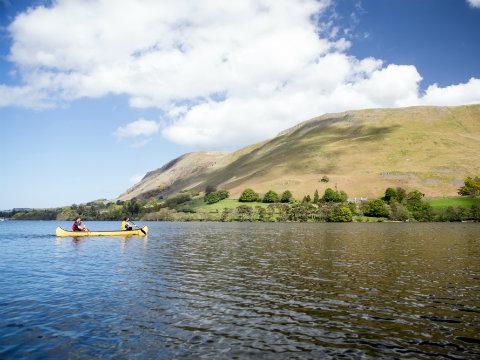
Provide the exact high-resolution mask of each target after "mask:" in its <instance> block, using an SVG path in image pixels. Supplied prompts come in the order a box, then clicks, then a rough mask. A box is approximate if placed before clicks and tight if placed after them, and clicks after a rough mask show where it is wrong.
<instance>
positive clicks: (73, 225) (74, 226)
mask: <svg viewBox="0 0 480 360" xmlns="http://www.w3.org/2000/svg"><path fill="white" fill-rule="evenodd" d="M76 225H77V222H76V221H74V222H73V224H72V231H75V230H76V228H77V227H76Z"/></svg>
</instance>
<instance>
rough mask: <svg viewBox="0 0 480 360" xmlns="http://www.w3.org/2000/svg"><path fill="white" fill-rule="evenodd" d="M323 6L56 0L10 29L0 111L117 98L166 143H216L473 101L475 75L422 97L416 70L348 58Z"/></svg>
mask: <svg viewBox="0 0 480 360" xmlns="http://www.w3.org/2000/svg"><path fill="white" fill-rule="evenodd" d="M329 5H330V1H329V0H238V1H236V0H233V1H223V0H208V1H202V2H198V1H191V0H177V1H159V0H91V1H83V0H57V1H56V2H54V3H53V5H52V6H50V7H42V6H40V7H36V8H34V9H31V10H29V11H27V12H25V13H22V14H20V15H18V16H17V17H16V18H15V20H14V21H13V22H12V23H11V24H10V26H9V32H10V34H11V37H12V46H11V51H10V55H9V60H10V61H12V62H14V63H15V64H16V65H17V67H18V69H19V74H20V75H21V78H22V84H20V85H18V86H17V87H14V88H12V87H8V86H4V85H1V86H0V106H6V105H21V106H29V107H48V106H55V105H58V104H61V103H65V102H69V101H71V100H74V99H78V98H82V97H90V98H96V97H102V96H105V95H109V94H122V95H127V97H128V98H129V102H130V105H131V106H132V107H139V108H144V107H152V108H158V109H159V111H161V113H162V114H165V115H164V116H165V119H164V120H165V121H166V126H165V127H164V128H163V130H162V134H163V136H165V137H166V138H168V139H170V140H171V141H174V142H176V143H180V144H185V145H189V146H196V147H203V148H212V147H224V146H231V145H239V144H245V143H249V142H252V141H256V140H259V139H263V138H266V137H269V136H272V135H274V134H275V133H277V132H279V131H281V130H283V129H285V128H286V127H289V126H291V125H293V124H295V123H297V122H299V121H301V120H305V119H308V118H310V117H313V116H316V115H319V114H322V113H325V112H332V111H342V110H348V109H358V108H367V107H390V106H404V105H418V104H423V103H428V104H438V105H441V104H461V103H469V102H478V101H480V96H479V95H478V89H479V88H480V84H479V83H478V82H479V80H477V79H472V80H470V81H469V82H468V83H466V84H458V85H453V86H448V87H445V88H441V87H438V86H437V85H433V86H431V87H429V88H428V90H427V92H426V94H423V95H422V94H420V93H419V82H420V81H421V75H420V74H419V73H418V71H417V70H416V68H415V67H414V66H411V65H400V64H398V65H395V64H389V65H386V64H383V62H382V61H381V60H380V59H374V58H365V59H358V58H355V57H353V56H349V55H348V48H349V46H350V43H349V41H348V39H344V38H339V37H338V35H337V34H338V33H339V32H338V31H333V30H335V28H334V27H333V25H329V22H328V21H326V22H322V21H321V20H320V19H321V15H322V13H323V12H324V11H325V9H326V8H327V7H328V6H329ZM2 95H5V96H2ZM142 121H143V122H142ZM139 122H140V123H139ZM147 124H150V125H147ZM149 126H150V127H149ZM156 126H157V127H155V125H154V124H151V123H150V122H148V121H147V120H138V121H135V122H133V123H132V124H129V125H127V126H124V127H121V128H119V129H118V130H117V132H116V135H117V136H118V137H119V138H125V137H135V138H137V137H138V138H142V136H143V140H142V141H143V142H145V141H148V138H149V136H151V135H152V134H153V133H155V132H156V131H159V128H158V124H157V125H156ZM140 129H143V130H140ZM145 129H150V130H145ZM145 131H147V132H148V131H151V133H149V134H148V135H147V134H146V133H145ZM137 133H138V134H139V135H135V136H134V135H133V134H137ZM145 135H147V136H145ZM141 143H142V142H136V143H135V144H140V145H141Z"/></svg>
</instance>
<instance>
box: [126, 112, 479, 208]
mask: <svg viewBox="0 0 480 360" xmlns="http://www.w3.org/2000/svg"><path fill="white" fill-rule="evenodd" d="M479 158H480V105H470V106H457V107H409V108H399V109H369V110H358V111H347V112H343V113H336V114H326V115H323V116H320V117H317V118H314V119H311V120H308V121H305V122H302V123H300V124H298V125H296V126H294V127H293V128H290V129H288V130H286V131H284V132H282V133H280V134H279V135H278V136H276V137H275V138H273V139H270V140H267V141H264V142H260V143H257V144H254V145H251V146H248V147H246V148H243V149H240V150H238V151H235V152H231V153H225V152H196V153H188V154H185V155H183V156H181V157H179V158H177V159H175V160H172V161H171V162H169V163H168V164H166V165H164V166H163V167H161V168H159V169H157V170H155V171H152V172H149V173H148V174H146V175H145V177H144V178H143V179H142V180H141V181H140V182H139V183H138V184H136V185H134V186H133V187H132V188H130V189H128V190H127V191H126V192H125V193H124V194H122V195H120V196H119V199H120V200H128V199H131V198H134V197H142V196H143V197H148V196H152V195H164V196H168V195H170V194H173V193H175V192H178V191H180V190H186V189H192V190H198V191H203V190H204V189H205V187H206V185H215V186H217V187H220V188H226V189H228V190H229V191H230V192H231V194H232V196H233V197H236V196H238V195H239V194H240V193H241V191H242V190H243V189H245V188H246V187H251V188H253V189H255V190H256V191H258V192H265V191H267V190H269V189H273V190H276V191H283V190H285V189H290V190H291V191H292V192H293V194H294V196H296V197H303V195H304V194H308V193H310V194H312V193H313V192H314V191H315V189H318V190H319V191H320V192H323V190H324V189H325V188H326V187H334V186H338V188H339V189H343V190H345V191H346V192H347V193H348V194H349V195H350V196H351V197H354V196H355V197H360V196H364V197H365V196H366V197H372V196H378V195H379V194H380V193H381V192H382V191H383V190H384V189H385V188H386V187H388V186H403V187H405V188H417V189H419V190H421V191H423V192H424V193H425V194H427V196H440V195H454V194H456V191H457V188H458V187H459V185H461V184H462V180H463V179H464V178H465V177H466V176H468V175H478V174H480V161H478V159H479ZM324 175H326V176H328V177H329V179H330V182H329V183H323V182H320V179H321V178H322V176H324Z"/></svg>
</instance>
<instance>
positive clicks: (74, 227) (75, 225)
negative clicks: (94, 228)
mask: <svg viewBox="0 0 480 360" xmlns="http://www.w3.org/2000/svg"><path fill="white" fill-rule="evenodd" d="M72 231H89V230H88V229H87V227H86V226H85V225H83V223H82V219H80V218H77V219H76V220H75V222H74V223H73V224H72Z"/></svg>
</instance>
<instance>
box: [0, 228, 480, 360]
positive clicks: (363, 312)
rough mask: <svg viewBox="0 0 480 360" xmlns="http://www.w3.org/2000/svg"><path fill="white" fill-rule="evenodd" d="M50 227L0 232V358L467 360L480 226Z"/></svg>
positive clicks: (477, 335)
mask: <svg viewBox="0 0 480 360" xmlns="http://www.w3.org/2000/svg"><path fill="white" fill-rule="evenodd" d="M57 225H61V226H64V227H66V228H70V223H67V222H54V221H52V222H49V221H5V222H0V358H2V359H18V358H38V359H45V358H57V359H58V358H67V357H68V358H71V359H77V358H115V359H119V358H178V357H185V358H193V357H195V358H198V357H204V358H207V359H210V358H226V359H230V358H235V357H237V358H248V357H261V358H267V359H268V358H272V359H278V358H302V359H303V358H312V359H313V358H315V359H318V358H328V357H332V358H333V357H335V358H338V357H344V358H359V357H387V358H388V357H390V358H392V357H396V358H398V357H411V358H428V357H444V358H478V357H480V224H473V223H451V224H448V223H417V224H407V223H372V224H362V223H350V224H322V223H317V224H298V223H287V224H283V223H281V224H272V223H166V222H165V223H162V222H157V223H155V222H152V223H148V226H149V229H150V232H149V234H148V237H130V238H121V237H104V238H101V237H91V238H82V239H73V238H57V237H55V236H54V235H53V234H54V232H55V227H56V226H57ZM87 225H88V226H89V227H90V228H91V229H97V230H98V229H103V230H106V229H111V228H117V227H119V223H112V222H89V223H87Z"/></svg>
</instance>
